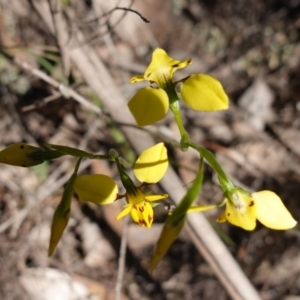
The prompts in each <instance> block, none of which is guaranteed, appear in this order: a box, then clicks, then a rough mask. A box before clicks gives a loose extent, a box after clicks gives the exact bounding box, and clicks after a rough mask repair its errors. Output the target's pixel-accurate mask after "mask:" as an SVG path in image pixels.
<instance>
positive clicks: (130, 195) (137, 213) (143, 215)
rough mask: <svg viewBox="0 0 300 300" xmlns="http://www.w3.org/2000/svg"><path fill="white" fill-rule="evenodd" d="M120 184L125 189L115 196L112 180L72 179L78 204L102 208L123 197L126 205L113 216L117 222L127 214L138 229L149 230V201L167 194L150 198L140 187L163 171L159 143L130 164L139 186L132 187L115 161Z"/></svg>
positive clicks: (163, 154)
mask: <svg viewBox="0 0 300 300" xmlns="http://www.w3.org/2000/svg"><path fill="white" fill-rule="evenodd" d="M116 162H117V166H118V169H119V171H120V176H121V180H122V183H123V185H124V187H125V189H126V193H125V195H118V186H117V184H116V183H115V182H114V180H113V179H111V178H110V177H108V176H106V175H102V174H98V175H83V176H80V177H78V178H77V179H76V182H75V191H76V193H77V194H78V196H79V200H80V201H81V202H93V203H96V204H100V205H104V204H109V203H112V202H114V201H115V200H117V199H120V198H122V197H125V198H126V201H127V205H125V207H124V209H123V210H122V211H121V212H120V214H119V215H118V216H117V218H116V219H117V220H119V219H121V218H122V217H124V216H125V215H127V214H129V213H130V215H131V217H132V219H133V221H134V222H136V223H138V224H139V225H140V226H146V227H148V228H150V227H151V225H152V222H153V206H154V205H153V203H152V202H153V201H158V200H161V199H164V198H166V197H168V195H167V194H163V195H152V194H151V193H144V192H143V190H142V186H143V185H145V184H153V183H157V182H158V181H159V180H161V178H162V177H163V176H164V174H165V173H166V171H167V168H168V156H167V149H166V147H165V146H164V144H163V143H159V144H157V145H155V146H153V147H150V148H148V149H146V150H144V151H143V152H142V153H141V155H140V156H139V158H138V159H137V161H136V162H135V165H134V169H133V170H134V174H135V176H136V178H137V179H138V180H139V181H140V182H142V186H140V187H137V186H135V185H134V184H133V182H132V180H131V179H130V178H129V176H128V175H127V174H126V173H125V172H124V171H123V169H122V167H121V166H120V165H119V162H118V160H116Z"/></svg>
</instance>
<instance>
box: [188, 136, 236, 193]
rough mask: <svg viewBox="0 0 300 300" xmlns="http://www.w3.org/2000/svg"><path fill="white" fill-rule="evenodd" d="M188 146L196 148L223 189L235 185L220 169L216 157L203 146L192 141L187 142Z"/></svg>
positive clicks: (230, 188)
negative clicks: (214, 172) (216, 175)
mask: <svg viewBox="0 0 300 300" xmlns="http://www.w3.org/2000/svg"><path fill="white" fill-rule="evenodd" d="M189 146H190V147H191V148H193V149H195V150H197V151H198V152H199V153H200V155H201V156H202V157H203V158H204V159H205V160H206V161H207V162H208V163H209V164H210V165H211V167H212V168H213V169H214V170H215V171H216V172H217V174H218V178H219V181H220V183H221V186H222V188H223V190H224V191H230V190H232V189H233V188H234V187H235V186H234V184H233V183H232V181H231V180H230V178H229V177H228V176H227V174H226V173H225V172H224V170H223V169H222V167H221V165H220V164H219V162H218V161H217V159H216V157H215V156H214V155H213V154H212V153H211V152H210V151H209V150H207V149H206V148H205V147H203V146H199V145H197V144H195V143H193V142H191V141H190V142H189Z"/></svg>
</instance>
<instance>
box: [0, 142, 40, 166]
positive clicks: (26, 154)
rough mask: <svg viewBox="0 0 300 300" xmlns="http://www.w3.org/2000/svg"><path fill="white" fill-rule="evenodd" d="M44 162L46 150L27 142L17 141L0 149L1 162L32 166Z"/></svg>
mask: <svg viewBox="0 0 300 300" xmlns="http://www.w3.org/2000/svg"><path fill="white" fill-rule="evenodd" d="M43 162H44V150H43V149H41V148H37V147H34V146H30V145H27V144H25V143H15V144H12V145H10V146H8V147H7V148H5V149H3V150H2V151H0V163H4V164H7V165H12V166H18V167H32V166H36V165H39V164H41V163H43Z"/></svg>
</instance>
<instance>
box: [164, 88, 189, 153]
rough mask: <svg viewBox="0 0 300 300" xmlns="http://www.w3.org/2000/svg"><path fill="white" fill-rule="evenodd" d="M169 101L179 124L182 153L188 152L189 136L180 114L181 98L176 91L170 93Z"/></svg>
mask: <svg viewBox="0 0 300 300" xmlns="http://www.w3.org/2000/svg"><path fill="white" fill-rule="evenodd" d="M168 96H169V101H170V109H171V111H172V113H173V115H174V117H175V121H176V123H177V126H178V129H179V132H180V136H181V140H180V148H181V150H182V151H187V150H188V149H189V141H190V138H189V135H188V133H187V132H186V131H185V128H184V125H183V121H182V117H181V113H180V106H179V101H178V100H179V98H178V96H177V93H176V91H175V90H174V89H172V90H169V91H168Z"/></svg>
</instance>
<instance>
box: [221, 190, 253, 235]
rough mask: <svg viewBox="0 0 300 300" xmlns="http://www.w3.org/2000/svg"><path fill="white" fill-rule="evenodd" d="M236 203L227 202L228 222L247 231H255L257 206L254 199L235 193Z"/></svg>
mask: <svg viewBox="0 0 300 300" xmlns="http://www.w3.org/2000/svg"><path fill="white" fill-rule="evenodd" d="M234 197H235V199H234V200H235V203H232V202H231V201H230V200H228V201H227V202H226V209H225V215H224V216H225V217H226V219H227V221H228V222H229V223H231V224H233V225H235V226H239V227H242V228H243V229H245V230H254V228H255V226H256V211H257V205H256V202H255V201H254V199H252V198H251V197H249V196H246V195H243V194H241V193H238V192H237V193H235V194H234Z"/></svg>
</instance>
